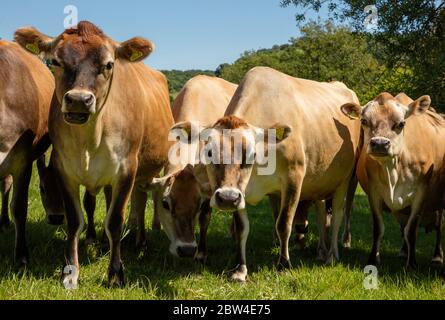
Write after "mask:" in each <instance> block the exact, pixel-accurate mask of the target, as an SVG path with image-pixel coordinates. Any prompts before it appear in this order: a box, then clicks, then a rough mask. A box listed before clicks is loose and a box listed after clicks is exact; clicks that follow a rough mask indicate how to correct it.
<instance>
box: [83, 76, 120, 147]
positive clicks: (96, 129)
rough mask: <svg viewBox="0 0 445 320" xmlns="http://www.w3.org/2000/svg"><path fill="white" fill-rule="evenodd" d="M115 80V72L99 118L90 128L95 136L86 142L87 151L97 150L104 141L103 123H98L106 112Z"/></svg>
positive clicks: (96, 118)
mask: <svg viewBox="0 0 445 320" xmlns="http://www.w3.org/2000/svg"><path fill="white" fill-rule="evenodd" d="M113 79H114V72H113V73H112V74H111V79H110V86H109V87H108V91H107V94H106V96H105V99H104V102H103V103H102V105H101V107H100V108H99V112H98V114H97V116H96V117H95V119H94V122H93V123H92V124H91V126H89V127H90V129H92V131H93V134H92V135H90V134H88V137H92V138H88V139H87V140H86V141H87V143H86V149H87V150H94V149H97V148H98V147H99V145H100V143H101V141H102V133H103V122H102V121H98V120H99V119H100V118H101V117H102V115H103V112H104V110H105V105H106V104H107V102H108V97H109V96H110V92H111V88H112V86H113Z"/></svg>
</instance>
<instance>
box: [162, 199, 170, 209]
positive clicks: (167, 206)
mask: <svg viewBox="0 0 445 320" xmlns="http://www.w3.org/2000/svg"><path fill="white" fill-rule="evenodd" d="M162 207H163V208H164V209H165V210H168V211H170V203H169V202H168V200H167V198H164V199H163V200H162Z"/></svg>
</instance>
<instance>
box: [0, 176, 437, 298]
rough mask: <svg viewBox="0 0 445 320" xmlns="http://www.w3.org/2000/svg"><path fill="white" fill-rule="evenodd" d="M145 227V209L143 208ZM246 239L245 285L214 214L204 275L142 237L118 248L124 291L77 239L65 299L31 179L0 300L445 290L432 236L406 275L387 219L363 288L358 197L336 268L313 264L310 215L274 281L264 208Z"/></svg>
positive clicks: (97, 253) (60, 245) (56, 232)
mask: <svg viewBox="0 0 445 320" xmlns="http://www.w3.org/2000/svg"><path fill="white" fill-rule="evenodd" d="M104 207H105V205H104V200H103V198H102V197H101V198H100V203H99V204H98V209H97V211H96V213H97V214H96V223H97V228H98V230H99V238H100V235H101V233H102V231H103V221H104ZM147 211H148V214H147V217H146V219H147V224H148V225H150V224H149V221H150V220H151V216H152V205H151V203H150V204H149V208H148V209H147ZM249 213H250V215H249V216H250V221H251V234H250V237H249V241H248V246H247V259H248V267H249V275H250V278H249V281H248V282H247V283H246V284H238V283H232V282H231V281H230V280H229V275H230V272H231V269H232V268H233V267H234V266H235V249H234V248H235V246H234V243H233V241H232V240H230V239H229V238H228V229H229V224H230V217H229V216H228V215H225V214H222V213H215V214H214V215H213V219H212V222H211V227H210V231H209V241H208V242H209V259H208V261H207V264H206V265H205V266H202V265H200V264H196V263H194V262H193V261H191V260H180V259H178V258H175V257H173V256H171V255H170V254H169V253H168V245H169V242H168V239H167V237H166V236H165V235H164V234H163V233H154V232H150V231H148V232H149V236H148V238H149V249H148V251H147V252H146V253H145V254H144V255H138V254H137V253H136V252H135V250H134V249H133V247H132V243H131V242H127V243H125V245H124V247H123V258H124V264H125V272H126V282H127V284H126V287H125V288H124V289H109V288H107V287H106V285H105V283H106V277H107V275H106V274H107V272H106V271H107V266H108V259H109V254H108V252H107V250H103V249H100V248H101V246H100V245H97V246H93V247H86V246H85V244H84V242H83V240H84V235H83V237H82V238H81V243H80V249H79V251H80V253H79V254H80V263H81V283H80V288H79V289H78V290H71V291H67V290H65V289H64V288H63V286H62V285H61V284H60V282H59V277H60V274H61V268H62V265H63V261H64V259H63V257H64V248H65V241H64V238H65V231H64V228H63V227H58V228H56V227H51V226H48V225H46V224H45V222H44V212H43V208H42V206H41V202H40V196H39V194H38V181H37V178H36V176H35V174H34V177H33V180H32V186H31V192H30V198H29V219H28V230H27V231H28V232H27V235H28V242H29V249H30V256H31V265H30V266H29V268H28V269H27V270H26V271H20V272H18V271H16V270H15V269H14V264H13V244H14V230H13V228H12V227H11V228H10V229H8V230H6V231H5V232H3V233H1V234H0V259H1V264H0V299H85V300H92V299H144V300H146V299H443V298H445V285H443V284H442V283H441V281H440V279H439V277H438V274H439V272H440V268H439V267H433V266H431V265H430V263H429V261H430V259H431V257H432V252H433V244H434V236H433V235H432V234H430V235H425V234H424V232H423V231H420V232H419V242H418V251H417V252H418V254H417V256H418V262H419V271H418V272H416V273H414V274H409V273H408V274H407V273H405V271H404V269H403V267H402V265H403V263H402V261H401V260H400V259H399V258H397V253H398V251H399V249H400V246H401V243H402V242H401V241H402V239H401V237H400V232H399V228H398V226H397V224H396V223H395V219H394V218H393V217H391V216H389V215H387V216H386V217H385V221H386V227H387V229H386V230H387V231H386V234H385V238H384V241H383V243H382V266H381V267H380V268H379V281H380V283H379V288H378V289H377V290H366V289H364V287H363V280H364V277H365V274H364V273H363V267H364V265H365V263H366V260H367V256H368V253H369V251H370V245H371V238H372V228H371V216H370V213H369V208H368V204H367V199H366V197H365V196H364V195H363V194H362V193H359V194H358V195H357V197H356V201H355V205H354V215H353V224H352V230H353V248H352V249H350V250H348V251H346V250H344V249H342V250H341V252H340V255H341V262H339V263H337V264H336V265H335V266H333V267H326V266H323V265H321V264H319V263H318V262H316V260H315V256H316V247H317V236H316V235H317V228H316V225H315V222H314V214H313V213H312V214H311V225H310V234H309V235H308V243H307V244H308V247H307V249H306V250H305V251H303V252H299V251H296V250H295V249H294V248H292V250H291V259H292V263H293V266H294V268H293V269H292V270H290V271H286V272H283V273H278V272H277V271H276V270H275V267H274V265H275V263H276V260H277V258H278V248H277V247H275V246H274V241H273V219H272V214H271V212H270V210H269V207H268V205H267V201H266V202H263V203H262V204H261V205H260V206H258V207H256V208H249Z"/></svg>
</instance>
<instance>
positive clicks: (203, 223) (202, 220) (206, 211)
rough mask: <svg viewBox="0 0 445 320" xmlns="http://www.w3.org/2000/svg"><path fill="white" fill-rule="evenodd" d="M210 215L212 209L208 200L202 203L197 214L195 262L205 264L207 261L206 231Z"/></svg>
mask: <svg viewBox="0 0 445 320" xmlns="http://www.w3.org/2000/svg"><path fill="white" fill-rule="evenodd" d="M211 215H212V208H211V207H210V200H206V201H204V203H203V204H202V206H201V212H200V213H199V245H198V254H197V255H196V258H195V259H196V260H197V261H199V262H205V261H206V260H207V230H208V227H209V224H210V217H211Z"/></svg>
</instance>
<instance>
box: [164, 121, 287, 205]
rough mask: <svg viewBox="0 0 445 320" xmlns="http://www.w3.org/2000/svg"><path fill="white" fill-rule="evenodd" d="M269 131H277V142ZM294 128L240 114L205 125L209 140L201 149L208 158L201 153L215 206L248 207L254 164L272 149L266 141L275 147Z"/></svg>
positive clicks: (180, 126)
mask: <svg viewBox="0 0 445 320" xmlns="http://www.w3.org/2000/svg"><path fill="white" fill-rule="evenodd" d="M192 126H193V124H192V123H190V122H184V123H179V124H177V125H176V126H174V127H173V129H182V130H184V131H185V132H191V131H192V128H191V127H192ZM269 132H274V135H275V138H276V139H275V140H274V139H272V141H273V142H270V139H269V135H268V133H269ZM290 132H291V129H290V128H289V127H288V126H285V125H275V126H273V127H270V128H265V129H262V128H257V127H254V126H252V125H250V124H248V123H246V122H245V121H244V120H242V119H240V118H238V117H236V116H227V117H224V118H222V119H220V120H219V121H218V122H217V123H216V124H215V125H214V126H212V127H211V128H201V129H200V135H201V136H202V135H203V136H204V137H203V139H204V140H206V142H203V144H204V145H203V146H202V147H201V148H200V152H201V155H204V158H205V159H202V158H203V157H201V159H202V161H203V162H204V163H205V165H206V171H207V176H208V179H209V182H210V188H211V190H212V193H213V194H212V197H211V201H210V204H211V206H212V207H213V208H215V209H219V210H223V211H235V210H242V209H244V208H245V207H246V200H245V193H246V188H247V185H248V184H249V180H250V178H251V175H252V172H253V169H254V166H255V165H256V164H261V165H264V162H263V161H264V159H265V157H264V154H265V153H266V152H267V151H271V150H269V149H268V146H266V145H268V144H273V148H275V147H276V145H277V144H279V143H281V142H282V141H283V140H285V139H287V137H288V136H289V134H290ZM266 149H267V150H266ZM258 151H261V152H258ZM259 153H261V155H259Z"/></svg>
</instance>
